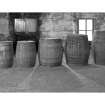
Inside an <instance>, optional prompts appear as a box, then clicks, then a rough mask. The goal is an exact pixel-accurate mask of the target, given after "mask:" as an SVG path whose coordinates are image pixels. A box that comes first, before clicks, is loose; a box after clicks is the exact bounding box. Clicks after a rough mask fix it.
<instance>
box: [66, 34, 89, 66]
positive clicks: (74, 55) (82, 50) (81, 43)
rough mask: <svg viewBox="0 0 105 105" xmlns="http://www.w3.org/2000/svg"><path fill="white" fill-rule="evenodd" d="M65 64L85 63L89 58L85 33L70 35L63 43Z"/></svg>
mask: <svg viewBox="0 0 105 105" xmlns="http://www.w3.org/2000/svg"><path fill="white" fill-rule="evenodd" d="M65 56H66V62H67V64H77V65H87V64H88V58H89V43H88V37H87V35H70V36H68V37H67V40H66V45H65Z"/></svg>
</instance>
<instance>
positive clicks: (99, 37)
mask: <svg viewBox="0 0 105 105" xmlns="http://www.w3.org/2000/svg"><path fill="white" fill-rule="evenodd" d="M93 47H94V48H93V49H94V60H95V63H96V64H99V65H105V31H96V32H95V35H94V40H93Z"/></svg>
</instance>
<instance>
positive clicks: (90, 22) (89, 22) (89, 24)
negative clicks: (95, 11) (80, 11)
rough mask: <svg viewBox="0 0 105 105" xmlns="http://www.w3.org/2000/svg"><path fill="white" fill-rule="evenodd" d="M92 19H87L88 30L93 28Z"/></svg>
mask: <svg viewBox="0 0 105 105" xmlns="http://www.w3.org/2000/svg"><path fill="white" fill-rule="evenodd" d="M92 26H93V24H92V19H89V20H87V30H92Z"/></svg>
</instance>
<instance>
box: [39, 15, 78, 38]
mask: <svg viewBox="0 0 105 105" xmlns="http://www.w3.org/2000/svg"><path fill="white" fill-rule="evenodd" d="M40 20H41V22H42V24H41V26H40V31H41V38H43V37H44V38H61V39H62V38H63V39H65V38H66V36H67V35H68V34H72V33H76V31H77V25H76V23H75V19H74V17H73V14H72V13H46V14H45V13H44V14H43V15H42V16H41V17H40Z"/></svg>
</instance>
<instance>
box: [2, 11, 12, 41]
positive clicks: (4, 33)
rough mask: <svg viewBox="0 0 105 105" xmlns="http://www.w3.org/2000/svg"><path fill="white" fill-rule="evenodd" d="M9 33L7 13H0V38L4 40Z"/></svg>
mask: <svg viewBox="0 0 105 105" xmlns="http://www.w3.org/2000/svg"><path fill="white" fill-rule="evenodd" d="M9 36H10V34H9V16H8V13H0V40H6V39H8V37H9Z"/></svg>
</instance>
